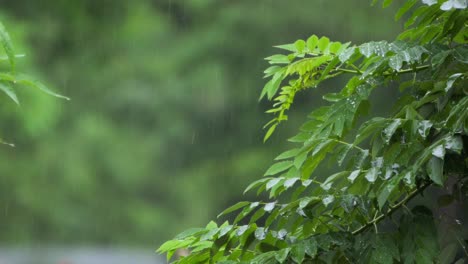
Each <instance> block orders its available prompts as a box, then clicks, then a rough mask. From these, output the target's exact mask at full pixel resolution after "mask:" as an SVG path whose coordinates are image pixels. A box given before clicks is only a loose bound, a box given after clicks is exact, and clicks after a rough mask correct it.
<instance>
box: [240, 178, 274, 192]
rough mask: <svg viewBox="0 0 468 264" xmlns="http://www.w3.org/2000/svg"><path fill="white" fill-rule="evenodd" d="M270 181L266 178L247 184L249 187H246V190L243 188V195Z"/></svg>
mask: <svg viewBox="0 0 468 264" xmlns="http://www.w3.org/2000/svg"><path fill="white" fill-rule="evenodd" d="M270 179H271V177H267V178H262V179H259V180H256V181H254V182H252V183H251V184H249V186H247V188H245V191H244V194H245V193H247V192H248V191H250V190H252V189H253V188H256V187H258V186H260V185H262V184H264V183H265V182H267V181H269V180H270Z"/></svg>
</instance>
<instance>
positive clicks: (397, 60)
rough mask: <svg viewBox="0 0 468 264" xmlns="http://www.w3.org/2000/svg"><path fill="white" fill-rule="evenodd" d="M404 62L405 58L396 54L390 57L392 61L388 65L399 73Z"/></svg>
mask: <svg viewBox="0 0 468 264" xmlns="http://www.w3.org/2000/svg"><path fill="white" fill-rule="evenodd" d="M403 61H404V57H403V56H402V55H400V54H396V55H394V56H392V57H390V61H389V63H388V65H389V66H390V67H391V68H392V69H394V70H395V71H399V70H401V67H402V66H403Z"/></svg>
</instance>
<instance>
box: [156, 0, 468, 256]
mask: <svg viewBox="0 0 468 264" xmlns="http://www.w3.org/2000/svg"><path fill="white" fill-rule="evenodd" d="M374 2H377V1H374ZM391 2H392V1H391V0H385V1H384V3H383V5H384V6H388V5H390V4H391ZM403 16H405V17H406V16H409V18H408V19H407V20H406V23H405V31H404V32H403V33H401V34H400V35H399V37H398V39H397V40H395V41H393V42H386V41H378V42H368V43H364V44H361V45H352V44H351V43H340V42H334V41H330V40H329V39H328V38H327V37H317V36H315V35H314V36H311V37H310V38H308V39H307V40H298V41H296V42H295V43H293V44H288V45H282V46H278V48H280V49H283V50H285V51H286V54H277V55H273V56H270V57H268V58H267V60H268V62H269V63H270V64H271V65H272V66H271V67H269V68H268V69H266V70H265V77H267V78H270V80H269V81H268V82H267V84H266V85H265V87H264V89H263V91H262V94H261V98H263V97H265V96H266V97H267V98H268V99H269V100H273V102H274V104H273V108H272V109H270V110H268V111H267V113H270V114H272V115H274V118H273V119H272V120H271V121H270V122H269V123H268V124H267V125H266V127H268V130H267V133H266V135H265V140H266V139H268V138H269V137H270V135H271V134H272V133H273V132H274V130H275V128H276V127H277V126H278V125H279V124H280V123H281V122H283V121H285V120H287V115H286V113H287V111H288V110H289V109H290V107H291V106H292V104H293V101H294V99H295V96H296V95H297V94H298V92H300V91H303V90H308V89H317V87H322V86H326V84H327V82H326V80H328V79H331V78H338V76H340V78H347V84H346V85H345V86H344V87H343V89H341V90H340V91H339V92H336V93H327V94H326V95H324V96H323V99H324V100H325V101H326V102H328V105H327V106H323V107H319V108H316V109H315V110H314V111H312V112H311V113H310V115H309V116H308V120H307V121H306V122H305V123H304V125H303V126H302V127H301V128H300V132H299V134H297V135H296V136H294V137H292V138H290V139H289V141H291V142H294V143H295V144H296V146H297V147H296V148H293V149H291V150H288V151H286V152H284V153H282V154H280V155H279V156H278V157H277V158H276V159H275V160H276V162H275V163H274V164H273V165H272V166H271V167H270V168H269V169H268V170H267V171H266V173H265V177H263V178H262V179H259V180H257V181H255V182H253V183H252V184H250V185H249V186H248V187H247V189H246V192H248V191H255V190H256V192H257V194H264V193H266V194H268V195H269V200H268V201H253V202H249V201H243V202H239V203H237V204H235V205H233V206H232V207H230V208H228V209H226V210H225V211H224V212H223V213H221V215H220V217H221V216H224V215H226V214H229V213H231V212H234V211H237V210H240V212H239V213H238V214H237V216H236V217H235V219H234V221H233V222H228V221H226V222H224V223H223V224H221V225H218V224H216V223H215V222H210V223H209V224H208V225H207V226H206V227H205V228H194V229H190V230H187V231H185V232H183V233H181V234H179V235H178V236H176V237H175V238H174V239H173V240H170V241H168V242H166V243H164V244H163V245H162V246H161V247H160V248H159V252H167V256H168V259H171V258H172V255H173V254H174V252H175V251H176V250H178V249H182V248H188V249H189V250H190V254H189V255H188V256H186V257H182V258H180V259H179V260H176V261H175V262H176V263H393V262H404V263H414V262H416V263H434V262H441V263H451V262H453V261H457V260H458V259H462V260H460V263H462V262H463V258H465V259H466V258H468V253H467V251H466V238H467V237H466V230H464V228H466V224H464V222H463V220H460V218H458V216H456V215H453V214H452V215H450V214H449V216H447V217H443V218H439V214H438V210H440V207H444V206H449V207H450V206H451V207H454V208H455V210H456V207H457V206H458V207H460V206H464V208H466V198H467V188H468V187H467V186H468V183H467V180H468V177H467V176H468V168H467V166H468V160H467V155H466V151H467V144H468V96H467V94H468V90H467V88H466V84H467V82H466V78H467V69H468V67H467V63H468V46H467V37H468V30H467V28H466V18H467V16H468V13H467V12H466V1H460V0H449V1H437V0H423V1H422V2H420V1H417V0H409V1H406V2H405V3H404V4H403V6H402V7H401V9H400V10H399V11H398V13H397V14H396V19H399V18H401V17H403ZM377 89H399V93H400V96H399V99H398V100H397V101H396V102H392V101H388V104H389V105H392V106H393V110H392V113H391V114H389V115H387V116H371V117H370V118H367V119H363V118H362V117H363V116H364V115H366V114H367V113H368V112H369V108H370V107H371V106H372V102H373V100H372V97H371V96H372V93H373V92H374V91H375V90H377ZM374 107H375V106H374ZM377 107H378V106H377ZM326 164H329V165H330V166H329V167H330V170H329V171H330V174H329V175H321V174H320V175H319V174H317V173H316V171H317V168H318V167H322V166H324V165H326ZM428 190H430V192H428ZM435 192H436V193H442V192H443V193H444V194H443V195H441V196H440V197H436V198H438V202H427V201H426V202H425V205H422V204H419V203H414V202H413V201H414V200H415V198H416V197H420V196H421V194H425V193H426V194H427V195H429V196H430V195H431V194H433V193H435ZM411 202H413V203H411ZM435 216H437V217H435ZM452 217H454V218H452ZM442 219H448V220H447V221H442ZM438 227H439V229H441V230H442V232H439V234H438V232H437V228H438ZM441 230H439V231H441Z"/></svg>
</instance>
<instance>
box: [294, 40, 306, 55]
mask: <svg viewBox="0 0 468 264" xmlns="http://www.w3.org/2000/svg"><path fill="white" fill-rule="evenodd" d="M294 46H295V47H296V50H297V52H298V53H303V52H304V50H305V47H306V42H305V41H304V40H302V39H299V40H297V41H296V42H294Z"/></svg>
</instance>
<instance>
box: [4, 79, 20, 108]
mask: <svg viewBox="0 0 468 264" xmlns="http://www.w3.org/2000/svg"><path fill="white" fill-rule="evenodd" d="M0 90H2V91H3V92H4V93H5V94H6V95H7V96H8V97H10V99H11V100H13V101H14V102H15V103H16V104H17V105H19V104H20V103H19V100H18V97H17V96H16V93H15V91H13V89H12V88H10V87H9V86H8V85H7V84H3V83H0Z"/></svg>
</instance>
